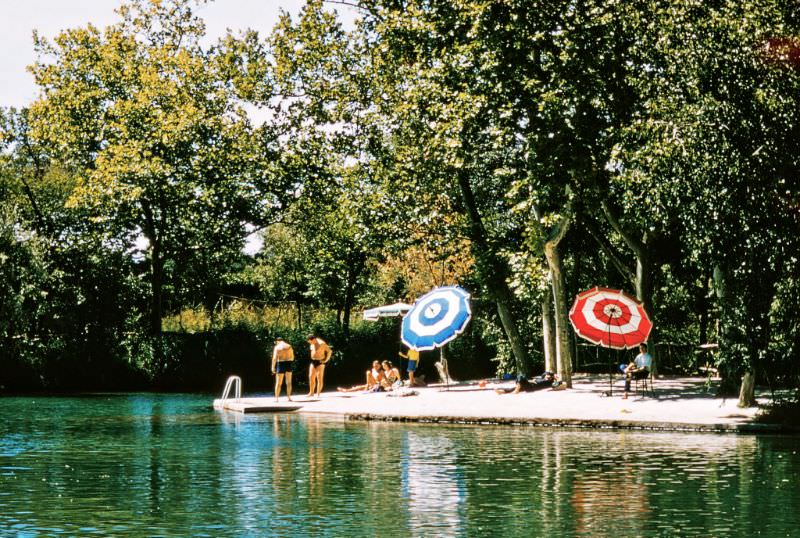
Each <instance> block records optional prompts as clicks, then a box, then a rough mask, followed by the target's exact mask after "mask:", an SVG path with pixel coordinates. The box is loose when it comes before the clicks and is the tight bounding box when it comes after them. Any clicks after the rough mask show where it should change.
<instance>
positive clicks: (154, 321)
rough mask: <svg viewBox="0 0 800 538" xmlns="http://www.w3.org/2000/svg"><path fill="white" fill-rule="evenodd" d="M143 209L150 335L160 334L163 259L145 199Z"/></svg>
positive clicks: (159, 240)
mask: <svg viewBox="0 0 800 538" xmlns="http://www.w3.org/2000/svg"><path fill="white" fill-rule="evenodd" d="M142 209H143V210H144V216H145V226H144V234H145V237H147V240H148V241H149V242H150V323H149V327H150V335H151V336H161V318H162V317H163V315H162V304H163V301H162V297H163V288H164V260H163V255H162V251H161V238H160V237H159V234H158V230H157V228H156V224H155V218H154V215H153V210H152V208H151V206H150V204H149V203H148V202H146V201H144V202H143V203H142Z"/></svg>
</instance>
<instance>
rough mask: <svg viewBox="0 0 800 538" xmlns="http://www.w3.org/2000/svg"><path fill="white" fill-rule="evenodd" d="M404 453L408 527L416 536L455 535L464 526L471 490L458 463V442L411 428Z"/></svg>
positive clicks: (404, 486) (403, 478) (403, 488)
mask: <svg viewBox="0 0 800 538" xmlns="http://www.w3.org/2000/svg"><path fill="white" fill-rule="evenodd" d="M404 445H405V446H404V453H403V456H402V462H403V470H402V473H403V474H402V480H403V486H402V492H403V495H404V497H405V498H406V500H407V502H408V518H409V521H408V526H409V529H410V530H411V531H413V533H414V535H431V534H438V535H447V536H452V535H455V534H457V533H458V532H460V530H461V529H462V528H463V524H464V522H463V513H462V512H463V509H462V507H463V505H464V504H465V503H466V501H467V489H466V487H465V485H464V479H463V476H462V472H461V469H460V468H459V466H458V465H457V464H456V463H455V450H454V449H455V444H454V443H453V441H452V440H451V439H449V438H448V437H445V436H443V435H441V436H426V437H423V436H420V435H417V434H416V433H414V432H413V431H409V432H408V433H407V435H406V436H405V443H404Z"/></svg>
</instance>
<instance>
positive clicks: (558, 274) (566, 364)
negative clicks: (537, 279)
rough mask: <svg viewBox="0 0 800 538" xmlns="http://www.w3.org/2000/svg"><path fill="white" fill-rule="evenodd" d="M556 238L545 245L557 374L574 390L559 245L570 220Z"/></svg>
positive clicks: (566, 306)
mask: <svg viewBox="0 0 800 538" xmlns="http://www.w3.org/2000/svg"><path fill="white" fill-rule="evenodd" d="M558 226H559V231H558V232H557V235H556V238H555V239H552V240H550V241H547V243H545V247H544V253H545V257H546V258H547V264H548V265H549V267H550V274H551V275H552V288H553V306H554V311H555V316H554V317H555V322H556V323H555V325H556V373H557V374H558V376H559V378H560V380H561V381H562V382H563V383H565V384H566V385H567V387H568V388H572V348H571V347H570V345H569V318H568V316H567V312H568V310H569V308H568V305H567V294H566V289H565V286H564V271H563V268H562V264H561V252H560V251H559V249H558V243H559V242H560V241H561V239H562V238H563V237H564V235H565V234H566V233H567V228H568V227H569V219H567V218H564V219H562V221H561V222H560V223H559V225H558Z"/></svg>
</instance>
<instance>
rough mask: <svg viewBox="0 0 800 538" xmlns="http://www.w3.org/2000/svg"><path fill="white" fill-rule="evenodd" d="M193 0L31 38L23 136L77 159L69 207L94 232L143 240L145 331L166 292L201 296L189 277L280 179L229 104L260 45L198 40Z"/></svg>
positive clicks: (203, 274)
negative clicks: (33, 90) (35, 91)
mask: <svg viewBox="0 0 800 538" xmlns="http://www.w3.org/2000/svg"><path fill="white" fill-rule="evenodd" d="M191 3H192V2H190V1H189V0H173V1H168V2H161V1H155V0H152V1H147V0H136V1H133V2H130V3H126V4H123V6H122V7H121V8H120V9H119V14H120V16H121V21H120V22H119V23H117V24H115V25H112V26H110V27H108V28H106V29H105V30H104V31H101V30H99V29H97V28H95V27H93V26H91V25H89V26H87V27H86V28H81V29H73V30H67V31H65V32H63V33H61V34H60V35H59V36H57V37H56V39H55V41H54V43H52V44H50V43H48V42H46V41H45V40H43V39H41V38H38V37H37V38H36V50H37V52H38V54H39V58H40V59H39V61H38V62H37V63H36V64H35V65H34V66H33V67H32V71H33V74H34V76H35V78H36V82H37V84H38V85H39V86H40V87H41V88H42V94H41V96H40V98H39V99H38V100H37V101H36V102H34V103H33V104H32V105H31V107H30V122H31V136H32V137H33V138H34V139H35V140H36V141H37V142H38V143H40V144H42V145H43V146H44V147H46V148H47V150H48V152H49V153H50V154H52V155H53V156H54V158H57V159H59V160H60V161H61V162H64V163H65V164H67V165H68V166H70V167H71V168H73V169H74V170H76V175H77V177H78V184H77V186H76V188H75V190H74V192H73V193H72V196H71V197H70V199H69V202H68V203H69V205H70V206H72V207H82V208H86V209H87V210H88V211H89V213H90V214H91V219H92V220H93V221H94V222H102V223H103V224H104V227H103V231H102V233H103V235H104V238H103V240H104V241H115V242H121V243H124V244H126V245H127V246H128V247H129V248H133V247H134V245H135V242H136V241H138V240H139V238H143V239H145V240H146V245H147V246H146V249H145V250H146V260H147V264H148V266H149V282H150V296H151V300H150V315H149V330H150V332H151V334H153V335H158V334H160V331H161V318H162V314H163V312H164V309H165V308H166V307H167V305H168V303H167V302H166V301H168V300H169V299H170V297H171V296H172V297H174V298H177V299H179V300H180V299H182V298H183V299H184V300H185V297H186V294H187V293H188V294H190V295H195V296H196V295H197V293H202V288H203V286H201V290H198V291H194V292H193V291H192V286H194V285H196V283H197V282H201V283H202V282H207V281H208V280H209V279H210V278H213V275H215V274H219V273H221V272H223V271H224V267H225V266H226V264H227V263H229V262H230V260H231V259H233V258H234V257H236V256H238V254H239V252H240V250H241V247H242V245H243V241H244V238H245V237H246V235H247V231H246V228H245V227H246V224H248V223H253V224H256V225H263V224H264V223H265V222H266V221H268V220H270V216H271V214H272V213H273V212H274V211H276V210H277V209H279V208H280V207H281V203H282V200H283V198H284V196H285V194H286V191H287V190H288V189H287V184H286V182H285V181H286V180H285V178H283V179H281V178H282V176H280V175H279V174H277V173H276V172H275V170H274V168H273V161H274V155H275V139H274V137H273V135H272V133H271V132H270V131H269V129H268V128H266V127H261V128H254V127H253V126H252V125H251V123H250V121H249V120H248V118H247V116H246V114H245V112H244V110H243V107H242V105H241V102H242V101H241V97H242V96H244V97H246V96H247V92H244V91H242V90H241V88H242V87H243V86H246V85H245V84H243V82H242V81H243V80H245V78H246V77H244V76H243V75H242V72H243V71H245V72H246V70H247V69H250V70H253V71H255V73H254V74H253V76H254V77H256V78H257V77H258V76H259V75H258V68H259V63H258V50H250V49H248V50H249V52H250V54H251V55H250V56H247V55H245V54H244V53H243V49H246V48H247V47H246V46H245V45H246V43H247V40H246V39H245V40H242V41H238V42H237V41H235V40H233V39H232V38H229V39H228V40H227V41H224V42H222V43H220V44H219V45H218V46H216V47H211V48H210V49H207V50H206V49H204V48H203V47H202V46H201V44H200V40H201V38H202V36H203V35H204V25H203V23H202V21H200V20H199V19H198V18H196V17H195V16H194V14H193V12H192V9H191ZM243 43H244V44H245V45H243ZM237 68H238V70H237ZM198 277H200V278H198ZM165 294H167V295H166V296H165Z"/></svg>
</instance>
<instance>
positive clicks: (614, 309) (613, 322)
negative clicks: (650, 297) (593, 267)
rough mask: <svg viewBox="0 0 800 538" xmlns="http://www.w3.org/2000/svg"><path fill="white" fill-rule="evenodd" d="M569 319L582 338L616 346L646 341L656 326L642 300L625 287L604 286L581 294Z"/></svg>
mask: <svg viewBox="0 0 800 538" xmlns="http://www.w3.org/2000/svg"><path fill="white" fill-rule="evenodd" d="M569 319H570V321H571V322H572V326H573V327H574V328H575V332H576V333H578V335H579V336H580V337H581V338H585V339H586V340H589V341H590V342H594V343H595V344H598V345H601V346H603V347H610V348H614V349H629V348H633V347H636V346H638V345H639V344H641V343H642V342H646V341H647V337H648V336H649V335H650V330H651V329H652V328H653V323H652V322H651V321H650V318H648V317H647V313H646V312H645V311H644V307H643V306H642V303H640V302H639V301H637V300H636V299H634V298H633V297H631V296H630V295H628V294H627V293H625V292H623V291H621V290H612V289H609V288H600V287H596V288H592V289H590V290H586V291H584V292H582V293H579V294H578V296H577V297H576V298H575V304H573V305H572V310H570V311H569Z"/></svg>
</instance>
